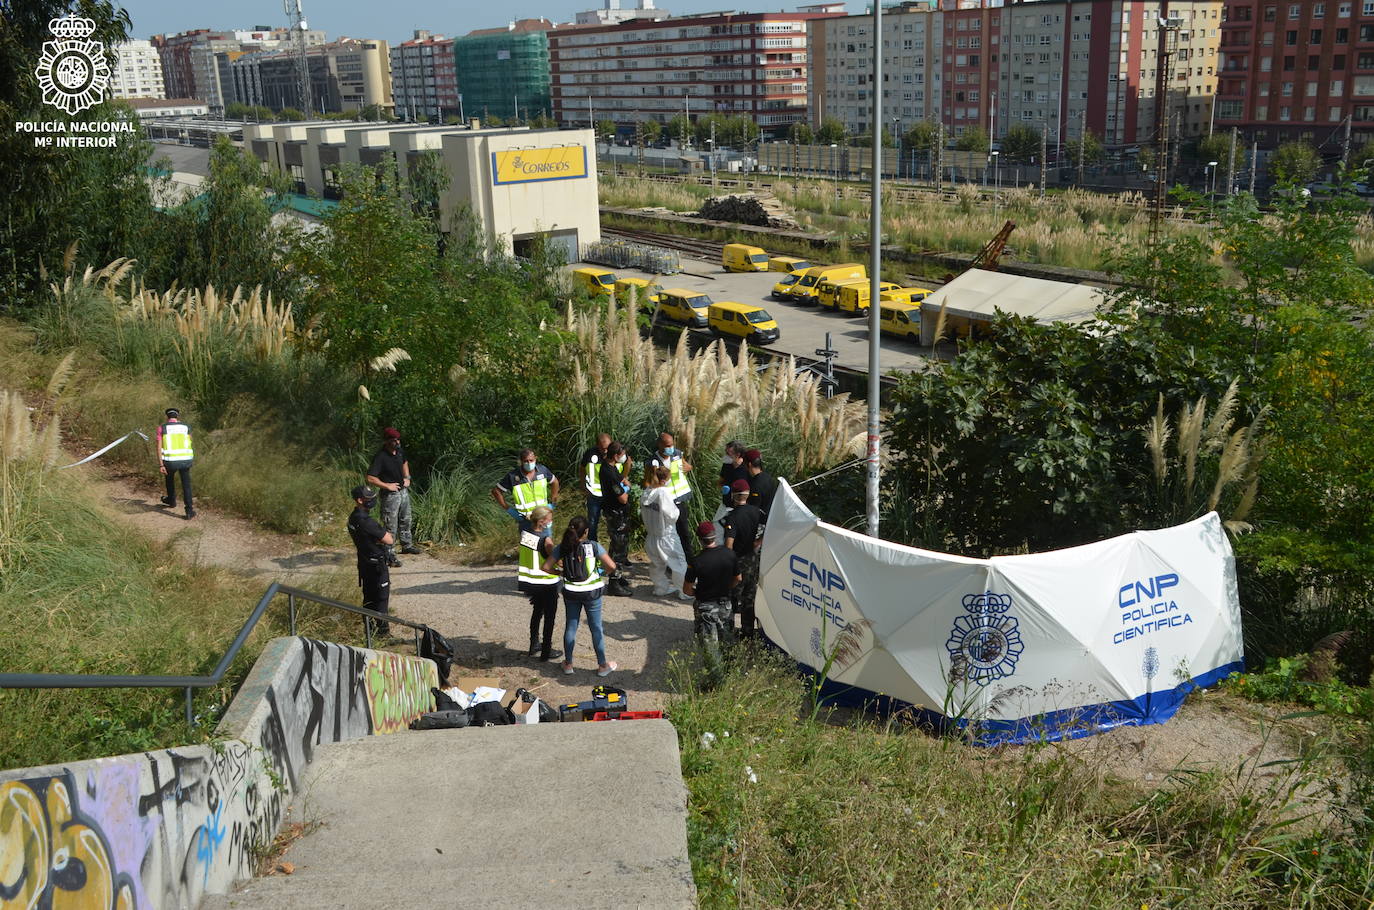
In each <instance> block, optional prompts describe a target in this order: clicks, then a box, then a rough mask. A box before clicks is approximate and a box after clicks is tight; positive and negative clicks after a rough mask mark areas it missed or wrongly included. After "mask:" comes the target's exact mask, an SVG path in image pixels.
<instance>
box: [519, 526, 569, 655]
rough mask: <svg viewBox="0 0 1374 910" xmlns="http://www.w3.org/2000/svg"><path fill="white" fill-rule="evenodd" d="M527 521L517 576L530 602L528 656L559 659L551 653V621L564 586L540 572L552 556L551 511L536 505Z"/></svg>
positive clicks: (549, 574) (555, 577)
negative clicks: (530, 528) (541, 628)
mask: <svg viewBox="0 0 1374 910" xmlns="http://www.w3.org/2000/svg"><path fill="white" fill-rule="evenodd" d="M529 520H530V524H531V525H532V526H533V530H530V531H521V532H520V568H519V570H518V575H517V578H518V580H519V584H520V590H521V591H522V592H524V594H526V595H527V596H528V597H529V599H530V650H529V656H530V657H535V656H536V655H537V656H538V657H539V659H540V660H553V659H554V658H555V657H558V656H560V654H559V652H558V651H555V650H553V619H554V617H555V616H557V615H558V590H559V588H561V587H562V586H563V579H562V578H561V577H559V576H558V575H554V574H553V573H552V572H545V571H543V570H542V569H541V567H542V566H543V564H544V560H546V559H548V558H549V556H550V554H552V553H553V539H552V535H553V512H552V510H550V509H549V507H548V506H536V507H535V509H534V511H533V512H531V513H530V518H529ZM541 625H542V627H543V634H542V635H541V634H540V627H541Z"/></svg>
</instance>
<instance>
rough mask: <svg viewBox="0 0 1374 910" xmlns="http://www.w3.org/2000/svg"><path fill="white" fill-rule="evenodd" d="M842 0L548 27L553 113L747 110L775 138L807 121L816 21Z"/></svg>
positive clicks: (626, 115) (836, 11)
mask: <svg viewBox="0 0 1374 910" xmlns="http://www.w3.org/2000/svg"><path fill="white" fill-rule="evenodd" d="M842 10H843V4H838V3H831V4H819V5H815V6H805V7H801V8H800V9H798V10H797V11H796V12H790V13H789V12H778V13H713V14H708V15H701V16H678V17H671V18H667V19H661V20H657V21H652V22H647V21H643V20H631V21H627V22H622V23H615V24H609V25H588V26H579V25H572V26H564V27H560V28H558V29H556V30H554V31H551V32H549V34H548V39H549V67H550V77H551V80H552V85H551V91H552V101H553V116H554V118H555V119H557V120H558V121H559V122H560V123H569V124H570V123H577V122H578V121H579V119H583V120H585V117H586V116H587V115H586V112H587V111H588V110H589V109H591V110H594V111H595V117H596V119H598V120H602V119H609V120H613V121H615V122H616V123H618V124H629V123H634V122H636V121H643V120H657V121H659V122H660V123H667V122H668V121H670V120H671V119H672V118H673V117H675V116H677V115H679V114H685V115H686V116H687V117H688V118H689V119H692V120H695V119H696V118H698V117H700V116H702V115H704V114H711V113H716V114H722V115H726V116H735V115H738V116H744V117H748V118H750V119H752V120H753V121H754V122H755V123H757V124H758V125H759V126H760V127H762V129H763V131H764V133H765V134H766V135H774V136H780V135H786V132H787V130H788V128H790V127H791V125H792V124H793V123H798V122H803V121H805V120H807V119H808V114H807V100H808V94H807V80H808V75H809V73H810V61H809V58H808V31H807V27H808V25H809V23H810V22H812V21H813V20H815V19H822V18H828V17H836V16H840V15H842Z"/></svg>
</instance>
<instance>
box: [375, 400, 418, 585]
mask: <svg viewBox="0 0 1374 910" xmlns="http://www.w3.org/2000/svg"><path fill="white" fill-rule="evenodd" d="M367 482H368V483H369V484H371V485H372V486H374V487H376V488H377V489H378V490H380V491H381V493H380V498H381V505H382V508H381V516H382V524H383V525H385V526H386V529H387V530H388V531H390V532H391V536H392V537H393V538H395V539H396V540H397V541H398V542H399V543H400V544H401V552H402V553H419V552H420V548H419V547H417V546H415V544H414V542H413V541H412V540H411V539H410V524H411V522H410V462H409V461H407V460H406V453H405V452H404V451H403V450H402V449H401V432H400V431H399V430H397V429H396V428H395V427H387V428H386V429H385V430H382V447H381V448H380V449H379V450H378V451H377V454H376V455H373V456H372V465H371V466H370V467H369V468H368V469H367ZM386 555H387V564H388V565H390V566H391V567H392V568H393V569H398V568H400V567H401V561H400V560H399V559H397V558H396V548H395V547H394V546H393V547H388V548H387V553H386Z"/></svg>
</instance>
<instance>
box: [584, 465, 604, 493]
mask: <svg viewBox="0 0 1374 910" xmlns="http://www.w3.org/2000/svg"><path fill="white" fill-rule="evenodd" d="M582 486H584V487H586V489H587V495H588V496H595V497H597V498H598V499H600V498H601V456H599V455H593V456H592V458H591V461H588V462H587V464H586V467H584V468H583V469H582Z"/></svg>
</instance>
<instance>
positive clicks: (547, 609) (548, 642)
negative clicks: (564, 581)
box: [525, 585, 558, 660]
mask: <svg viewBox="0 0 1374 910" xmlns="http://www.w3.org/2000/svg"><path fill="white" fill-rule="evenodd" d="M525 593H526V594H528V595H529V598H530V650H531V651H533V650H534V646H535V644H536V643H537V644H538V645H539V659H540V660H548V659H549V655H550V654H552V653H553V622H554V619H556V618H557V616H558V585H538V586H534V587H532V588H531V589H529V590H527V591H526V592H525ZM541 626H542V630H541Z"/></svg>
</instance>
